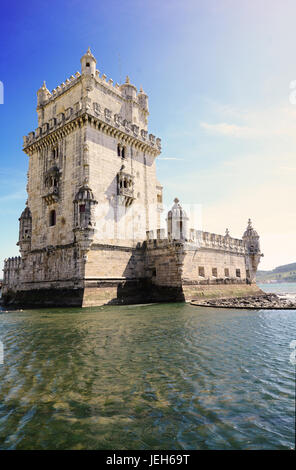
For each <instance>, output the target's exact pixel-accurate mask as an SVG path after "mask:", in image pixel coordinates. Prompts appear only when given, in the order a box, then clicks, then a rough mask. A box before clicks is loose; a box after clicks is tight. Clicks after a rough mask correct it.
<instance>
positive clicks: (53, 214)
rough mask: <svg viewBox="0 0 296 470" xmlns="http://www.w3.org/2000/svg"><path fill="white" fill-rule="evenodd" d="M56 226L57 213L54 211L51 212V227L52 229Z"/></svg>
mask: <svg viewBox="0 0 296 470" xmlns="http://www.w3.org/2000/svg"><path fill="white" fill-rule="evenodd" d="M55 224H56V211H55V210H52V211H50V214H49V225H50V227H52V226H53V225H55Z"/></svg>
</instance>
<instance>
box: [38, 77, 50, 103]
mask: <svg viewBox="0 0 296 470" xmlns="http://www.w3.org/2000/svg"><path fill="white" fill-rule="evenodd" d="M50 96H51V93H50V91H49V90H48V89H47V88H46V83H45V81H44V82H43V85H42V87H41V88H39V90H38V91H37V106H38V107H39V106H42V105H43V104H45V102H46V101H47V100H48V98H50Z"/></svg>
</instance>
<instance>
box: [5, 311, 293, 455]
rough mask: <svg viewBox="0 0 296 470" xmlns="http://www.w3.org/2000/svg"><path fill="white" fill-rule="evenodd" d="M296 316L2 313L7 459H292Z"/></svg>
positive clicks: (263, 313)
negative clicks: (131, 453) (280, 454)
mask: <svg viewBox="0 0 296 470" xmlns="http://www.w3.org/2000/svg"><path fill="white" fill-rule="evenodd" d="M295 315H296V313H295V312H294V311H241V310H239V311H236V310H226V309H220V310H219V309H206V308H197V307H193V306H190V305H186V304H157V305H146V306H125V307H110V306H109V307H97V308H92V309H84V310H80V309H68V310H67V309H52V310H39V311H24V312H11V313H1V314H0V340H2V341H3V343H4V347H5V362H4V365H0V448H1V449H288V448H293V446H294V431H295V429H294V377H295V375H294V367H293V366H292V365H291V364H290V362H289V355H290V352H291V350H290V349H289V343H290V341H291V340H292V339H296V331H295V330H296V327H295Z"/></svg>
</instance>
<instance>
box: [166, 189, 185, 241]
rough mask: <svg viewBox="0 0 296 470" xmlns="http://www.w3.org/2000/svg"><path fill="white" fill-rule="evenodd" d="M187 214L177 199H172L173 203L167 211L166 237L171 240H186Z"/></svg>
mask: <svg viewBox="0 0 296 470" xmlns="http://www.w3.org/2000/svg"><path fill="white" fill-rule="evenodd" d="M188 220H189V218H188V216H187V214H186V212H185V211H184V209H183V208H182V207H181V204H180V203H179V199H178V198H175V199H174V205H173V207H172V208H171V210H170V211H169V212H168V216H167V219H166V221H167V230H168V238H170V239H172V240H187V239H188V238H189V237H188Z"/></svg>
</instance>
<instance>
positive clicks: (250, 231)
mask: <svg viewBox="0 0 296 470" xmlns="http://www.w3.org/2000/svg"><path fill="white" fill-rule="evenodd" d="M242 238H243V241H244V242H245V247H246V272H247V280H248V282H249V283H250V284H252V283H254V282H255V281H256V272H257V268H258V264H259V263H260V258H261V256H263V254H262V253H261V251H260V241H259V238H260V237H259V235H258V233H257V232H256V230H255V229H254V228H253V226H252V222H251V219H249V220H248V226H247V228H246V230H245V232H244V234H243V237H242Z"/></svg>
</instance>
